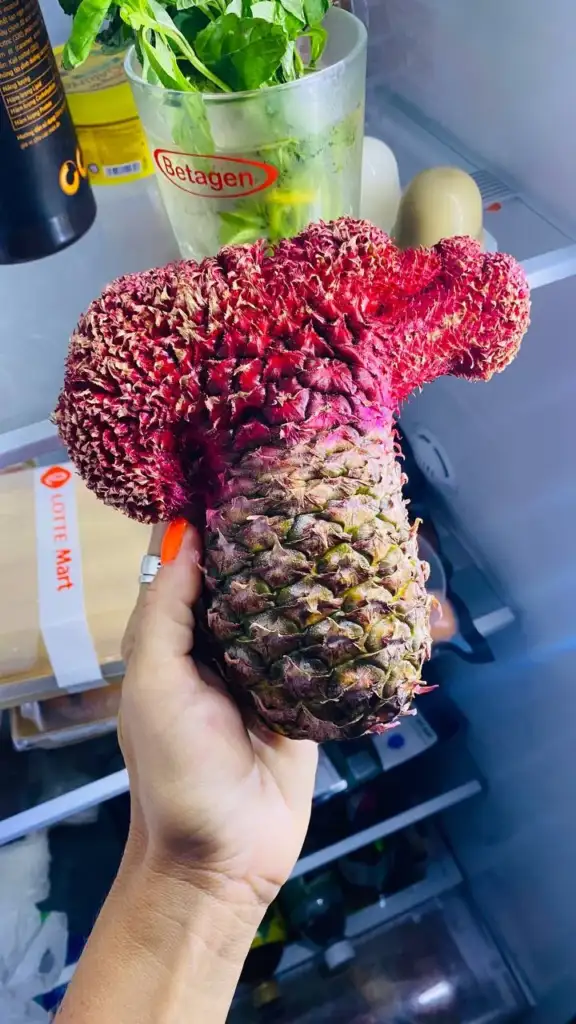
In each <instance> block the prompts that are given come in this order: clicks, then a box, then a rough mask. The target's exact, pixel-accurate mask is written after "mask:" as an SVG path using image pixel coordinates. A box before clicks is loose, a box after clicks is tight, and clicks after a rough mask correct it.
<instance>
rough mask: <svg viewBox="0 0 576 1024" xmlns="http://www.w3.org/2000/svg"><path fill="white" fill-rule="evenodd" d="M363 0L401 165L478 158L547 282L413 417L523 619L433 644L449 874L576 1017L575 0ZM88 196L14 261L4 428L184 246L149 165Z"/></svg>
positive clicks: (50, 393) (374, 96) (424, 398)
mask: <svg viewBox="0 0 576 1024" xmlns="http://www.w3.org/2000/svg"><path fill="white" fill-rule="evenodd" d="M55 6H56V5H55V3H50V5H48V4H44V8H45V11H46V14H47V17H48V23H49V27H51V28H52V30H53V39H54V41H55V42H58V41H61V39H62V38H63V34H65V22H64V21H63V20H62V18H61V17H60V15H59V13H58V14H55V13H54V8H55ZM368 7H369V13H370V50H371V61H370V72H369V90H368V111H367V128H368V131H369V132H370V133H371V134H373V135H377V136H379V137H381V138H382V139H384V141H386V142H388V143H389V145H391V146H392V148H393V149H394V150H395V151H396V153H397V156H398V158H399V162H400V169H401V174H402V178H403V183H404V184H406V183H407V181H408V180H409V179H410V177H411V176H412V175H413V174H415V173H416V172H417V171H418V170H420V169H422V168H423V167H426V166H431V165H432V164H438V163H457V164H458V165H459V166H462V167H464V168H466V169H469V170H471V171H473V172H474V173H476V174H477V175H478V180H479V182H480V183H481V185H482V187H483V188H484V189H485V190H486V191H485V195H486V198H487V200H488V197H490V198H491V200H492V201H494V197H496V201H497V203H498V205H499V207H500V209H498V210H497V211H495V212H494V213H492V214H487V224H486V226H487V227H488V229H489V230H490V232H491V233H492V234H493V235H494V236H495V237H496V238H497V240H498V242H499V244H500V247H501V248H502V249H505V250H509V251H511V252H512V253H513V254H514V255H516V256H518V257H519V258H520V259H522V260H525V261H527V266H528V267H529V269H530V273H531V279H532V281H533V283H534V284H537V285H540V286H541V287H538V288H537V289H536V290H535V292H534V300H533V324H532V328H531V330H530V334H529V337H528V339H527V341H526V343H525V345H524V348H523V350H522V352H521V355H520V357H519V359H518V360H517V362H516V364H515V365H514V366H513V367H512V368H511V369H510V370H509V371H508V372H507V373H506V374H505V375H504V376H503V377H502V378H498V379H495V380H494V381H493V382H492V383H491V384H490V386H489V387H484V386H475V385H471V384H466V383H464V382H462V381H453V380H441V381H438V382H437V383H435V384H434V385H432V386H429V387H428V388H427V389H426V390H425V391H424V392H423V393H422V394H421V395H419V396H417V397H416V398H414V399H413V400H412V401H411V402H410V404H409V406H408V407H407V408H406V409H405V410H404V412H403V416H402V427H403V429H404V431H405V432H406V436H407V438H408V440H409V441H410V442H411V443H412V444H413V445H414V448H415V452H416V454H417V455H418V454H420V455H421V458H422V462H423V463H424V462H427V461H428V462H429V458H428V456H429V453H430V451H429V450H430V449H432V453H433V455H434V454H435V457H437V456H438V454H439V455H440V458H441V462H442V463H443V464H444V466H447V467H448V468H449V473H448V474H447V476H446V479H444V480H443V481H441V482H440V484H439V485H438V488H437V498H438V502H439V504H440V505H441V506H442V508H443V510H444V512H445V515H446V521H450V522H453V524H454V530H455V532H456V533H457V534H458V535H461V536H465V537H466V539H467V541H468V542H469V544H470V547H471V548H472V549H473V550H474V551H475V552H477V553H478V559H479V561H480V562H482V564H484V565H486V566H487V567H489V572H490V573H491V574H492V575H493V576H494V578H495V580H496V581H497V583H495V586H497V589H499V590H500V591H501V593H502V594H503V595H504V599H503V607H505V608H509V609H512V610H513V615H512V618H513V619H514V622H510V623H509V626H508V628H506V629H504V630H502V631H501V632H498V633H497V634H496V635H494V636H492V637H490V646H491V649H492V652H493V654H494V656H495V657H494V661H485V662H482V663H477V664H475V663H473V662H470V661H462V660H461V659H459V658H458V657H456V656H452V657H447V658H446V659H444V660H443V663H442V664H443V683H444V690H445V692H446V694H447V695H449V696H450V698H451V699H452V700H453V701H454V702H455V704H456V705H457V706H458V707H459V708H460V709H461V711H462V712H463V714H464V715H465V718H466V720H467V722H468V729H467V735H466V744H467V747H468V749H469V750H470V752H471V754H472V757H473V760H474V762H475V764H476V766H477V769H478V773H477V774H478V777H479V778H480V779H481V781H482V784H483V785H484V786H485V792H484V793H483V795H482V797H481V798H478V799H470V800H467V799H466V800H463V801H458V802H457V805H456V806H455V807H453V808H452V809H451V810H450V809H446V808H441V810H443V826H444V828H445V829H446V832H447V837H448V839H449V841H450V843H451V844H452V845H453V847H454V850H455V852H456V856H457V861H458V864H457V868H456V870H457V876H454V878H452V881H453V882H454V881H455V878H456V877H458V878H460V877H461V876H460V874H459V873H460V872H462V874H463V876H464V878H465V879H466V881H467V883H468V886H469V891H470V892H471V893H472V896H473V898H474V901H475V903H476V905H477V907H478V909H479V911H480V912H481V914H482V917H483V920H484V921H485V922H486V923H487V925H488V927H489V930H490V934H491V936H493V937H494V940H495V941H496V943H497V946H498V947H499V949H500V950H501V952H502V953H503V954H504V956H505V957H506V959H507V960H508V961H509V962H510V963H511V964H512V966H513V967H514V969H515V970H516V971H517V974H518V978H519V979H520V981H521V982H525V984H526V987H527V990H528V991H529V992H530V993H531V995H532V996H533V997H534V1000H535V1001H536V1003H537V1004H538V1005H539V1010H538V1011H537V1013H539V1016H537V1017H534V1020H535V1021H536V1020H538V1022H539V1024H540V1022H542V1024H567V1022H568V1020H569V1019H570V1017H571V1015H573V1014H574V1012H575V1010H576V981H575V980H574V977H575V976H574V963H576V896H575V895H574V881H573V870H574V869H573V865H574V862H575V860H576V816H575V815H574V797H573V792H572V789H573V787H572V778H573V776H574V769H575V761H576V753H575V751H576V743H575V742H574V741H575V739H576V714H573V713H572V712H573V710H574V709H575V706H576V697H575V695H574V685H573V684H574V677H575V670H574V665H575V657H574V648H575V642H574V612H573V609H574V607H575V604H576V582H575V579H576V577H575V574H574V571H573V566H574V565H575V564H576V539H575V537H576V533H575V530H574V526H573V524H574V523H575V522H576V473H575V469H576V460H575V458H574V439H575V438H576V413H575V411H574V410H575V408H576V406H575V403H574V397H575V395H576V354H575V352H574V346H573V342H572V333H573V325H572V320H573V309H574V308H575V307H574V303H575V300H576V291H575V285H574V277H573V276H572V275H573V274H574V273H576V247H575V248H573V246H574V239H576V193H575V191H574V186H573V178H574V166H575V159H576V132H575V131H574V114H573V95H574V85H575V82H574V77H575V75H576V71H575V70H574V60H573V49H574V46H573V41H574V39H575V38H576V8H575V7H574V5H573V3H572V2H571V0H554V2H553V4H552V5H550V7H549V8H545V7H544V6H543V5H542V4H541V3H540V2H537V0H506V2H505V3H502V0H483V2H482V3H481V4H480V3H478V2H474V0H468V2H466V3H462V0H369V3H368ZM97 198H98V201H99V216H98V219H97V222H96V225H95V227H94V229H93V230H92V231H91V232H90V233H89V234H88V235H87V236H86V238H84V239H82V240H81V241H80V242H79V243H78V244H77V245H75V246H74V247H72V248H71V249H70V250H68V251H66V252H64V253H61V254H59V255H57V256H54V257H51V258H50V259H49V260H46V261H44V262H43V263H41V264H37V265H36V266H33V267H8V268H3V270H2V274H1V275H0V299H1V301H2V306H3V339H4V340H3V341H2V342H1V343H0V344H1V345H2V349H1V351H2V365H1V367H0V398H1V401H0V434H1V433H3V432H4V431H7V430H11V429H14V428H25V427H27V426H28V425H29V424H30V423H34V422H36V421H38V420H42V419H44V418H45V417H46V416H47V415H48V414H49V413H50V411H51V409H52V407H53V404H54V400H55V397H56V394H57V390H58V386H59V383H60V380H61V375H62V366H63V360H64V355H65V350H66V345H67V337H68V335H69V332H70V329H71V327H72V326H73V324H74V322H75V320H76V318H77V315H78V314H79V313H80V311H81V310H82V309H83V308H84V307H85V305H86V304H87V302H88V301H89V300H90V299H91V298H92V297H93V295H94V294H95V293H96V292H97V291H98V290H99V289H100V288H101V287H102V286H103V285H104V284H105V283H106V282H107V281H108V280H109V279H110V278H111V277H113V276H115V275H117V274H120V273H124V272H129V271H132V270H137V269H143V268H144V267H147V266H150V265H154V264H160V263H163V262H167V261H168V260H169V259H171V258H174V257H175V255H176V248H175V244H174V241H173V239H172V236H171V233H170V231H169V229H168V226H167V224H166V221H165V217H164V213H163V210H162V207H161V204H160V201H159V198H158V195H157V192H156V188H155V185H154V183H153V181H151V180H149V181H146V182H140V183H137V184H136V185H134V186H125V187H123V188H121V189H118V190H104V191H103V190H100V192H99V193H98V196H97ZM31 288H33V290H34V297H35V301H34V303H32V302H30V301H28V300H27V298H26V296H27V295H29V294H30V291H31ZM15 339H16V341H15ZM423 445H424V446H425V445H427V446H428V456H425V455H424V452H425V448H424V447H423ZM435 466H437V463H435V462H434V461H433V462H432V465H431V466H429V471H430V472H431V474H432V476H431V478H430V479H434V482H435V483H438V476H437V474H436V475H434V468H435ZM490 614H492V612H490ZM106 744H107V741H106V740H105V741H103V749H105V750H106V758H107V757H108V748H107V745H106ZM99 749H100V748H99ZM15 756H16V755H15ZM18 756H23V755H18ZM48 756H49V755H48ZM98 756H99V757H100V756H101V755H98ZM115 756H116V755H115V752H114V755H113V756H112V755H111V761H110V763H108V761H107V760H106V768H105V769H104V768H102V769H100V767H99V769H98V773H97V775H100V774H105V773H110V778H111V779H112V778H114V785H113V786H112V787H111V788H110V791H109V792H108V796H109V797H110V796H116V795H117V794H118V793H120V792H123V791H124V790H125V788H126V780H125V778H124V777H122V778H119V776H120V775H122V772H121V765H120V764H119V763H116V759H115ZM459 768H460V763H458V770H459ZM7 770H8V768H7ZM14 770H15V769H14V765H13V762H12V761H11V762H10V771H14ZM91 778H92V775H91V773H90V772H87V773H86V778H85V780H84V781H86V780H89V779H91ZM468 781H470V780H468ZM461 784H462V785H463V784H466V780H464V781H462V780H461V779H460V780H458V781H457V785H456V784H455V787H456V788H457V786H460V785H461ZM38 799H40V798H38ZM110 806H112V804H111V805H110ZM22 810H23V807H20V806H18V808H16V807H15V808H11V809H10V810H9V811H8V813H10V814H14V813H16V812H21V811H22ZM114 850H115V847H114ZM114 856H116V853H115V852H114ZM451 877H452V876H451ZM403 909H404V908H402V911H403ZM398 912H401V911H398ZM315 1019H317V1018H315Z"/></svg>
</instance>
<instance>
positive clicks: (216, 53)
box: [196, 14, 288, 92]
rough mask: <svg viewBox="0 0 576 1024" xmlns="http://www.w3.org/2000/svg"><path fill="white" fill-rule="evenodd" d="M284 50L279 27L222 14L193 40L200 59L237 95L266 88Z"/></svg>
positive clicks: (259, 20) (286, 43) (284, 35)
mask: <svg viewBox="0 0 576 1024" xmlns="http://www.w3.org/2000/svg"><path fill="white" fill-rule="evenodd" d="M287 47H288V38H287V36H286V34H285V32H284V29H283V28H282V26H281V25H271V24H269V23H268V22H267V21H263V20H262V19H261V18H239V17H238V16H237V15H236V14H223V15H222V16H221V17H220V18H217V20H216V21H213V22H211V24H210V25H208V26H207V27H206V28H205V29H204V30H203V31H202V32H200V34H199V35H198V36H197V37H196V53H197V55H198V57H199V59H200V60H201V61H202V62H203V63H204V64H205V65H206V67H208V68H209V69H210V70H211V71H212V72H213V73H214V74H216V75H218V77H219V78H221V79H222V80H223V81H224V82H227V83H228V85H229V86H231V88H232V89H233V90H234V91H236V92H241V91H242V90H244V89H259V88H260V86H262V85H266V83H267V82H269V81H270V79H271V78H272V76H273V75H274V74H275V73H276V71H277V69H278V67H279V66H280V64H281V61H282V58H283V56H284V54H285V52H286V49H287Z"/></svg>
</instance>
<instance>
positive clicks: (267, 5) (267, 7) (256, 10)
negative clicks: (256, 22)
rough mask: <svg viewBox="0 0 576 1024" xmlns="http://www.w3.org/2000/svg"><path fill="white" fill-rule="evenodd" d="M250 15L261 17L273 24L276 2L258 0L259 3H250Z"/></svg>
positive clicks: (272, 0)
mask: <svg viewBox="0 0 576 1024" xmlns="http://www.w3.org/2000/svg"><path fill="white" fill-rule="evenodd" d="M251 11H252V17H253V18H262V19H263V21H269V22H270V23H271V24H274V22H275V21H276V4H275V3H274V0H259V3H256V4H252V8H251Z"/></svg>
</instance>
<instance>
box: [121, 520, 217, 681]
mask: <svg viewBox="0 0 576 1024" xmlns="http://www.w3.org/2000/svg"><path fill="white" fill-rule="evenodd" d="M201 556H202V545H201V542H200V537H199V535H198V532H197V531H196V530H195V529H194V527H192V526H188V527H187V529H186V532H185V533H184V537H183V539H182V544H181V547H180V550H179V552H178V554H177V555H176V558H175V559H174V561H172V562H170V563H169V564H168V565H163V566H162V567H161V568H160V570H159V572H158V575H157V576H156V579H155V580H154V581H153V583H151V584H149V585H148V586H147V588H146V590H145V593H144V597H143V602H142V608H141V614H140V616H139V621H138V623H137V626H136V631H135V637H134V647H135V652H137V654H138V657H139V658H142V659H143V660H144V661H145V662H148V663H150V662H151V663H153V664H156V665H158V663H159V662H165V661H166V660H170V659H173V658H183V657H185V656H186V655H188V654H189V653H190V651H191V650H192V647H193V643H194V615H193V611H192V609H193V606H194V605H195V603H196V601H197V600H198V598H199V597H200V594H201V592H202V572H201V569H200V559H201Z"/></svg>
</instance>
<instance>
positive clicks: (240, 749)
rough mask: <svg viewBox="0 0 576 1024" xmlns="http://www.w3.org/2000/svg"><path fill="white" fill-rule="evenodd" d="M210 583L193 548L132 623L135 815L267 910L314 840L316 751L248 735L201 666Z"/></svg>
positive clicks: (187, 867)
mask: <svg viewBox="0 0 576 1024" xmlns="http://www.w3.org/2000/svg"><path fill="white" fill-rule="evenodd" d="M191 550H192V551H193V550H194V549H193V548H192V549H191ZM188 553H189V554H190V552H188ZM199 586H200V579H199V571H198V569H197V566H196V567H193V566H192V565H191V563H190V559H188V562H187V561H186V552H185V551H184V550H183V552H181V555H180V556H179V558H178V559H177V561H176V562H175V563H174V564H173V565H169V566H166V567H165V568H163V569H162V571H161V573H160V575H159V576H158V578H157V580H156V582H155V584H154V585H153V586H152V587H150V588H149V589H148V590H147V592H146V593H145V594H144V597H143V599H142V601H141V602H139V605H140V606H139V607H138V608H137V611H136V613H135V620H134V622H133V623H132V624H131V626H130V627H129V631H128V640H127V647H128V651H127V655H128V668H127V672H126V677H125V681H124V691H123V701H122V711H121V722H122V731H121V732H122V747H123V750H124V754H125V757H126V762H127V765H128V769H129V773H130V780H131V789H132V802H133V819H134V823H135V826H136V827H137V828H139V830H140V831H142V832H144V833H145V836H146V841H147V843H148V846H149V847H152V848H153V850H154V852H155V855H156V856H157V857H158V858H159V859H160V860H162V861H163V862H169V863H170V864H171V865H172V866H173V867H177V868H178V870H180V871H193V872H194V874H195V879H196V881H197V882H198V883H199V884H203V885H206V886H212V885H221V884H222V883H224V884H232V885H234V886H235V887H241V888H242V889H243V890H245V892H246V893H248V894H254V895H255V896H256V898H257V900H258V901H261V902H262V903H268V902H270V901H271V899H273V898H274V896H275V894H276V892H277V890H278V889H279V888H280V886H281V885H282V884H283V883H284V882H285V881H286V879H287V878H288V877H289V875H290V872H291V870H292V868H293V866H294V863H295V862H296V860H297V858H298V855H299V853H300V849H301V847H302V843H303V841H304V837H305V834H306V829H307V826H308V821H309V816H310V808H311V802H312V794H313V788H314V778H315V769H316V762H317V750H316V747H315V745H314V744H312V743H295V742H293V741H291V740H287V739H285V738H284V737H281V736H276V735H272V734H268V733H265V732H264V731H260V730H259V731H258V733H255V732H249V731H248V730H247V728H246V726H245V724H244V722H243V720H242V717H241V714H240V712H239V710H238V708H237V707H236V706H235V704H234V703H233V701H232V699H231V698H230V696H229V695H228V694H227V693H226V691H225V689H224V686H223V684H222V682H221V680H220V679H218V678H217V677H216V676H215V675H214V673H212V672H211V671H210V670H209V669H207V668H205V667H204V666H197V665H196V664H195V663H194V662H193V661H192V659H191V658H190V656H189V654H188V651H189V650H190V649H191V646H192V639H193V616H192V612H191V611H190V608H191V606H192V604H193V601H194V600H195V598H196V597H197V592H198V589H199Z"/></svg>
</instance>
